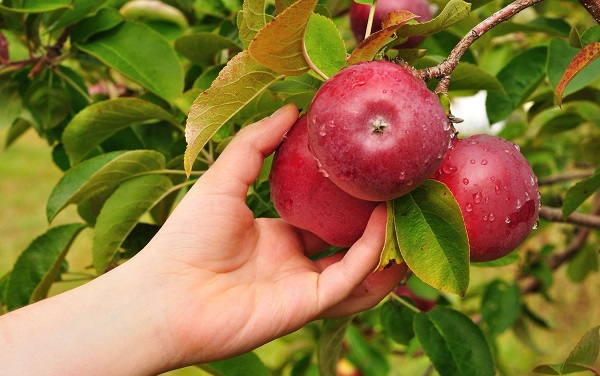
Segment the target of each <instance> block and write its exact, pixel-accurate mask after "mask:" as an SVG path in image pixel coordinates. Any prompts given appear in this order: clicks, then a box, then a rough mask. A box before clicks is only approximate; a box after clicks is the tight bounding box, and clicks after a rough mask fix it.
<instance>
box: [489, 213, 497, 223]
mask: <svg viewBox="0 0 600 376" xmlns="http://www.w3.org/2000/svg"><path fill="white" fill-rule="evenodd" d="M488 219H489V221H490V222H494V220H495V219H496V217H495V216H494V213H490V214H489V215H488Z"/></svg>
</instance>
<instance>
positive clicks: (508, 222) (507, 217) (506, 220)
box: [504, 216, 510, 224]
mask: <svg viewBox="0 0 600 376" xmlns="http://www.w3.org/2000/svg"><path fill="white" fill-rule="evenodd" d="M504 222H505V223H507V224H510V217H509V216H506V218H504Z"/></svg>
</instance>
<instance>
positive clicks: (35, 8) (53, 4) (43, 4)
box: [0, 0, 72, 13]
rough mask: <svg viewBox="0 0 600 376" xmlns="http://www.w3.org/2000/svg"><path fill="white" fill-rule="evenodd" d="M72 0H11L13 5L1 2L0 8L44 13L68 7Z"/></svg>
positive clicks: (20, 11)
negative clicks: (13, 0) (16, 0)
mask: <svg viewBox="0 0 600 376" xmlns="http://www.w3.org/2000/svg"><path fill="white" fill-rule="evenodd" d="M71 1H72V0H29V1H18V2H11V3H13V4H12V6H7V5H2V4H0V9H4V10H9V11H11V12H19V13H43V12H50V11H53V10H57V9H62V8H68V7H70V6H71Z"/></svg>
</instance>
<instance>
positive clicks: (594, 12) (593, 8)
mask: <svg viewBox="0 0 600 376" xmlns="http://www.w3.org/2000/svg"><path fill="white" fill-rule="evenodd" d="M579 2H580V3H581V5H583V7H584V8H585V10H587V11H588V13H589V14H590V15H591V16H592V17H594V19H595V20H596V22H597V23H599V24H600V0H579Z"/></svg>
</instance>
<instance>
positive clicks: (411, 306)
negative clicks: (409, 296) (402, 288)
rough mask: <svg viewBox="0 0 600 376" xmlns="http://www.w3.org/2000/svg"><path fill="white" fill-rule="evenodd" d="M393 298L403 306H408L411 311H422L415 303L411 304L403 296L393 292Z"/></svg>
mask: <svg viewBox="0 0 600 376" xmlns="http://www.w3.org/2000/svg"><path fill="white" fill-rule="evenodd" d="M391 296H392V298H393V299H394V300H396V301H397V302H398V303H400V304H402V305H403V306H405V307H406V308H408V309H410V310H411V311H413V312H414V313H420V312H421V310H420V309H418V308H417V307H415V306H414V305H412V304H410V303H409V302H408V301H407V300H406V299H404V298H403V297H401V296H399V295H397V294H395V293H392V294H391Z"/></svg>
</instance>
